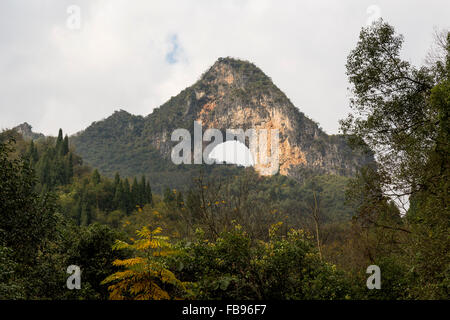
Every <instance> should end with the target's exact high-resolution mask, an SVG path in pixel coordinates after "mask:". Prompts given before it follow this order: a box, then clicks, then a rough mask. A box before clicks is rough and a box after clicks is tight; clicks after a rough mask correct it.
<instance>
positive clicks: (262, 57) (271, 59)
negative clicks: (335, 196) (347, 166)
mask: <svg viewBox="0 0 450 320" xmlns="http://www.w3.org/2000/svg"><path fill="white" fill-rule="evenodd" d="M70 5H77V6H79V7H80V9H81V19H82V20H81V28H80V30H71V29H69V28H68V27H67V25H66V20H67V18H68V14H67V7H69V6H70ZM370 5H377V6H379V7H380V9H381V15H382V16H383V17H384V18H385V19H386V20H387V21H388V22H390V23H391V24H393V25H394V26H395V27H396V28H397V30H398V31H399V32H401V33H404V35H405V51H404V56H405V57H406V58H408V59H410V60H411V61H412V62H414V63H416V64H418V63H421V62H422V59H423V58H424V56H425V53H426V50H427V48H428V47H429V46H430V44H431V40H432V31H433V27H434V26H440V27H448V12H450V3H449V2H448V1H444V0H442V1H431V2H423V1H406V0H404V1H395V2H393V1H387V0H385V1H374V2H372V1H360V0H354V1H345V2H343V1H339V2H338V1H333V0H329V1H301V2H300V1H270V0H264V1H262V0H251V1H250V0H249V1H238V0H232V1H229V0H222V1H217V0H216V1H211V0H198V1H186V0H180V1H171V0H166V1H132V2H131V1H125V0H116V1H113V0H111V1H106V0H84V1H75V0H73V1H57V0H53V1H51V0H46V1H39V2H29V1H17V0H16V1H6V0H3V1H1V2H0V74H1V77H0V115H1V116H0V127H2V128H5V127H12V126H14V125H17V124H19V123H21V122H23V121H27V122H29V123H30V124H32V125H33V126H34V129H35V130H36V131H41V132H44V133H46V134H53V135H56V134H57V131H58V128H59V127H62V128H63V129H64V130H65V131H66V132H68V133H70V134H72V133H75V132H77V131H79V130H81V129H84V128H85V127H86V126H88V125H89V124H90V123H91V122H92V121H96V120H99V119H102V118H104V117H107V116H109V115H110V114H111V113H112V112H113V111H114V110H117V109H119V108H123V109H125V110H127V111H129V112H131V113H134V114H142V115H147V114H149V113H151V111H152V110H153V108H155V107H158V106H160V105H161V104H162V103H164V102H165V101H166V100H168V99H169V98H170V97H171V96H175V95H176V94H178V93H179V91H181V90H182V89H184V88H185V87H187V86H189V85H191V84H193V83H194V82H195V81H196V80H197V79H198V78H199V76H200V75H201V73H203V72H204V71H205V70H206V69H207V68H208V67H209V66H210V65H212V64H213V63H214V61H215V60H216V59H217V58H218V57H220V56H234V57H238V58H242V59H247V60H250V61H252V62H254V63H255V64H256V65H258V66H259V67H260V68H261V69H262V70H263V71H264V72H265V73H266V74H267V75H269V76H270V77H271V78H272V79H273V80H274V82H275V84H276V85H277V86H278V87H280V89H281V90H283V91H284V92H285V93H286V94H287V96H288V97H289V98H290V99H291V101H292V102H293V103H294V104H295V105H296V106H298V107H299V108H300V109H301V110H302V111H303V112H304V113H305V114H306V115H308V116H310V117H311V118H313V119H314V120H316V121H318V122H319V123H320V124H321V126H322V127H323V128H324V129H325V130H326V131H328V132H330V133H336V132H337V128H338V120H339V119H340V118H343V117H345V115H346V114H347V113H348V112H349V109H348V97H347V91H346V88H347V86H348V84H347V80H346V76H345V60H346V56H347V54H348V53H349V51H350V50H351V49H352V48H353V47H354V46H355V43H356V41H357V37H358V34H359V30H360V28H361V27H362V26H364V25H365V23H366V21H367V18H368V13H367V8H368V7H369V6H370ZM169 62H172V63H169Z"/></svg>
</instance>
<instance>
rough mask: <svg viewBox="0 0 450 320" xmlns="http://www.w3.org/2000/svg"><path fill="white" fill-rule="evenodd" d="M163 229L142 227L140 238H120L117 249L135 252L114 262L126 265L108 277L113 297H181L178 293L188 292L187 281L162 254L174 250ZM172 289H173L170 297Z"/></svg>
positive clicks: (140, 298) (114, 298) (150, 298)
mask: <svg viewBox="0 0 450 320" xmlns="http://www.w3.org/2000/svg"><path fill="white" fill-rule="evenodd" d="M161 233H162V229H161V228H159V227H158V228H156V229H154V230H149V229H148V228H147V227H143V228H141V229H140V230H137V231H136V234H137V235H138V236H139V239H138V240H132V241H133V243H131V244H128V243H126V242H124V241H120V240H117V241H116V242H115V244H114V245H113V249H114V250H122V249H131V250H134V251H135V252H136V256H135V257H133V258H129V259H124V260H120V259H117V260H115V261H114V262H113V265H114V266H118V267H123V268H125V270H123V271H118V272H116V273H114V274H112V275H110V276H108V277H107V278H106V279H105V280H103V281H102V284H110V285H109V287H108V290H109V292H110V294H109V298H110V299H111V300H128V299H133V300H167V299H171V298H173V299H178V298H179V297H178V295H177V293H183V292H186V291H187V290H186V283H183V282H181V281H180V280H178V279H177V278H176V276H175V274H173V273H172V272H171V271H170V270H168V269H166V268H164V265H163V263H162V261H161V260H160V259H161V257H162V256H167V255H170V254H173V253H175V251H174V250H173V249H172V245H171V244H170V242H169V238H168V237H166V236H162V235H161ZM169 292H173V296H172V297H171V296H170V294H169Z"/></svg>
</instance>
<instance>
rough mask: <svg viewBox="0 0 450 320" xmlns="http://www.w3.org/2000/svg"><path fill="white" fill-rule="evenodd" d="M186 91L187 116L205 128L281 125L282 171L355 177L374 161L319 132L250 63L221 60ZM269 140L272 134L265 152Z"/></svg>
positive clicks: (263, 170) (263, 169)
mask: <svg viewBox="0 0 450 320" xmlns="http://www.w3.org/2000/svg"><path fill="white" fill-rule="evenodd" d="M187 90H188V91H192V92H193V94H192V92H191V94H188V95H187V96H189V97H190V98H189V99H188V100H187V101H186V103H185V107H184V114H185V115H186V114H191V115H192V118H193V119H194V120H196V121H198V122H200V123H201V124H202V126H203V128H204V129H207V128H216V129H220V130H222V131H225V130H226V129H232V128H239V129H243V130H247V129H250V128H253V129H256V130H257V131H259V130H260V129H266V130H267V131H268V132H270V131H271V130H274V129H277V130H278V132H279V171H280V173H281V174H283V175H296V174H298V172H299V169H313V170H315V171H320V172H323V173H333V174H342V175H352V174H353V173H355V172H356V170H357V168H358V167H359V166H361V165H362V164H364V163H366V162H368V161H370V160H371V159H370V157H366V156H362V155H355V154H353V153H352V151H351V150H350V148H349V147H348V146H347V144H346V143H345V139H344V138H343V137H340V136H328V135H327V134H325V133H324V132H323V131H322V130H320V128H319V127H318V125H317V124H316V123H314V122H313V121H312V120H310V119H308V118H307V117H306V116H305V115H304V114H303V113H301V112H300V111H299V110H298V109H297V108H296V107H295V106H294V105H293V104H292V103H291V102H290V100H289V99H288V98H287V97H286V95H285V94H284V93H283V92H282V91H281V90H280V89H278V88H277V87H276V86H275V85H274V84H273V83H272V81H271V79H270V78H269V77H267V76H266V75H265V74H264V73H263V72H262V71H261V70H260V69H259V68H257V67H256V66H255V65H253V64H251V63H249V62H244V61H240V60H235V59H231V58H223V59H219V60H218V61H217V62H216V63H215V64H214V65H213V66H212V67H211V68H210V69H209V70H208V71H207V72H206V73H205V74H204V75H203V76H202V77H201V79H200V80H199V81H198V82H197V83H196V84H194V85H193V86H192V87H190V88H188V89H187ZM165 140H166V141H167V139H165ZM247 142H248V141H247ZM270 144H271V140H270V137H268V139H267V144H266V145H267V148H268V150H267V152H270ZM247 146H248V143H247ZM257 156H258V155H256V157H257ZM254 157H255V155H254ZM255 169H256V170H257V171H258V172H259V173H261V174H263V175H264V174H270V172H271V171H270V170H268V165H263V164H257V165H256V166H255Z"/></svg>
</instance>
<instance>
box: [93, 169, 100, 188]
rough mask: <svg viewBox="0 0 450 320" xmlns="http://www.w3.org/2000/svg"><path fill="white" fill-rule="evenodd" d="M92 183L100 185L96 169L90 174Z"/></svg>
mask: <svg viewBox="0 0 450 320" xmlns="http://www.w3.org/2000/svg"><path fill="white" fill-rule="evenodd" d="M92 182H93V183H94V185H97V184H99V183H100V174H99V173H98V170H97V169H95V170H94V172H93V173H92Z"/></svg>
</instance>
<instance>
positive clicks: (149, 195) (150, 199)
mask: <svg viewBox="0 0 450 320" xmlns="http://www.w3.org/2000/svg"><path fill="white" fill-rule="evenodd" d="M145 202H146V203H149V204H151V205H152V204H153V195H152V188H151V187H150V182H149V181H147V185H146V187H145Z"/></svg>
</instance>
